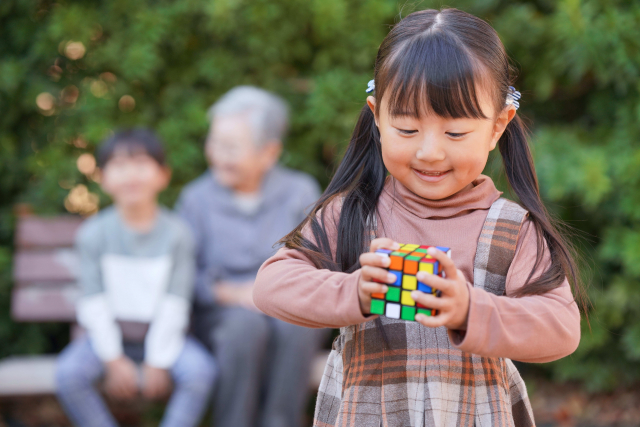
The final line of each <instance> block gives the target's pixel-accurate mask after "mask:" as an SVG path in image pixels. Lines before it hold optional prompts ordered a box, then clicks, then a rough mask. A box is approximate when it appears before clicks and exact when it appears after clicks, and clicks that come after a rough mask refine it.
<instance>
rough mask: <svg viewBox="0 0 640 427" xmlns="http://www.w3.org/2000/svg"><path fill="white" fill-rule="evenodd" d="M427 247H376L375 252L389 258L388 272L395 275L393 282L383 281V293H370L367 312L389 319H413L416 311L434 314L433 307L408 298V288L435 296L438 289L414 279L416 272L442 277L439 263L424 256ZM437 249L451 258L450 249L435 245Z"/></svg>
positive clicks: (428, 314) (438, 292)
mask: <svg viewBox="0 0 640 427" xmlns="http://www.w3.org/2000/svg"><path fill="white" fill-rule="evenodd" d="M429 247H430V246H420V245H400V249H398V250H397V251H390V250H387V249H378V250H377V251H376V253H377V254H380V255H382V256H386V257H389V258H390V260H391V264H390V265H389V268H388V270H389V273H391V274H393V275H394V276H396V281H395V282H394V283H391V284H389V283H387V285H388V286H389V290H388V291H387V293H386V294H372V295H371V297H372V299H371V313H373V314H380V315H382V316H386V317H390V318H392V319H402V320H415V316H416V314H418V313H420V314H425V315H427V316H435V315H436V314H437V313H436V310H432V309H430V308H428V307H423V306H421V305H420V304H417V303H416V302H415V301H414V300H413V298H411V291H415V290H416V289H417V290H419V291H421V292H424V293H426V294H434V295H436V296H439V294H440V291H436V290H435V289H432V288H431V287H430V286H429V285H427V284H425V283H422V282H419V281H418V280H417V279H416V274H417V273H418V271H426V272H427V273H429V274H437V275H438V276H441V277H444V271H443V270H442V267H441V266H440V263H439V262H438V261H436V260H435V259H434V258H433V257H431V256H429V255H427V249H428V248H429ZM436 248H437V249H439V250H441V251H442V252H444V253H446V254H447V255H448V256H449V257H451V249H449V248H444V247H441V246H436Z"/></svg>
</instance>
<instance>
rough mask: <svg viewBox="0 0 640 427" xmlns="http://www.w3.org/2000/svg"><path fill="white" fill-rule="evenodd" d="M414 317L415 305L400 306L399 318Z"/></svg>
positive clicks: (407, 318) (410, 318) (413, 318)
mask: <svg viewBox="0 0 640 427" xmlns="http://www.w3.org/2000/svg"><path fill="white" fill-rule="evenodd" d="M415 317H416V308H415V307H407V306H404V305H403V306H402V313H401V314H400V318H401V319H402V320H415Z"/></svg>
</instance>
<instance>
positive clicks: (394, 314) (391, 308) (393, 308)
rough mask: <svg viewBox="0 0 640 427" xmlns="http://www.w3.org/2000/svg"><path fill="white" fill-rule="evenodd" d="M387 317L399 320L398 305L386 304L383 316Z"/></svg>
mask: <svg viewBox="0 0 640 427" xmlns="http://www.w3.org/2000/svg"><path fill="white" fill-rule="evenodd" d="M384 315H385V316H387V317H390V318H392V319H399V318H400V304H391V303H387V310H386V312H385V314H384Z"/></svg>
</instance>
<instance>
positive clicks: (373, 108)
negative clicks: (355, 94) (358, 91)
mask: <svg viewBox="0 0 640 427" xmlns="http://www.w3.org/2000/svg"><path fill="white" fill-rule="evenodd" d="M367 105H368V106H369V109H370V110H371V112H372V113H373V119H374V120H375V122H376V126H378V117H376V99H375V98H374V97H373V96H367ZM378 127H380V126H378Z"/></svg>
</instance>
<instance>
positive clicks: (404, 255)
mask: <svg viewBox="0 0 640 427" xmlns="http://www.w3.org/2000/svg"><path fill="white" fill-rule="evenodd" d="M391 255H395V256H401V257H403V258H404V257H406V256H407V253H406V252H391Z"/></svg>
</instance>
